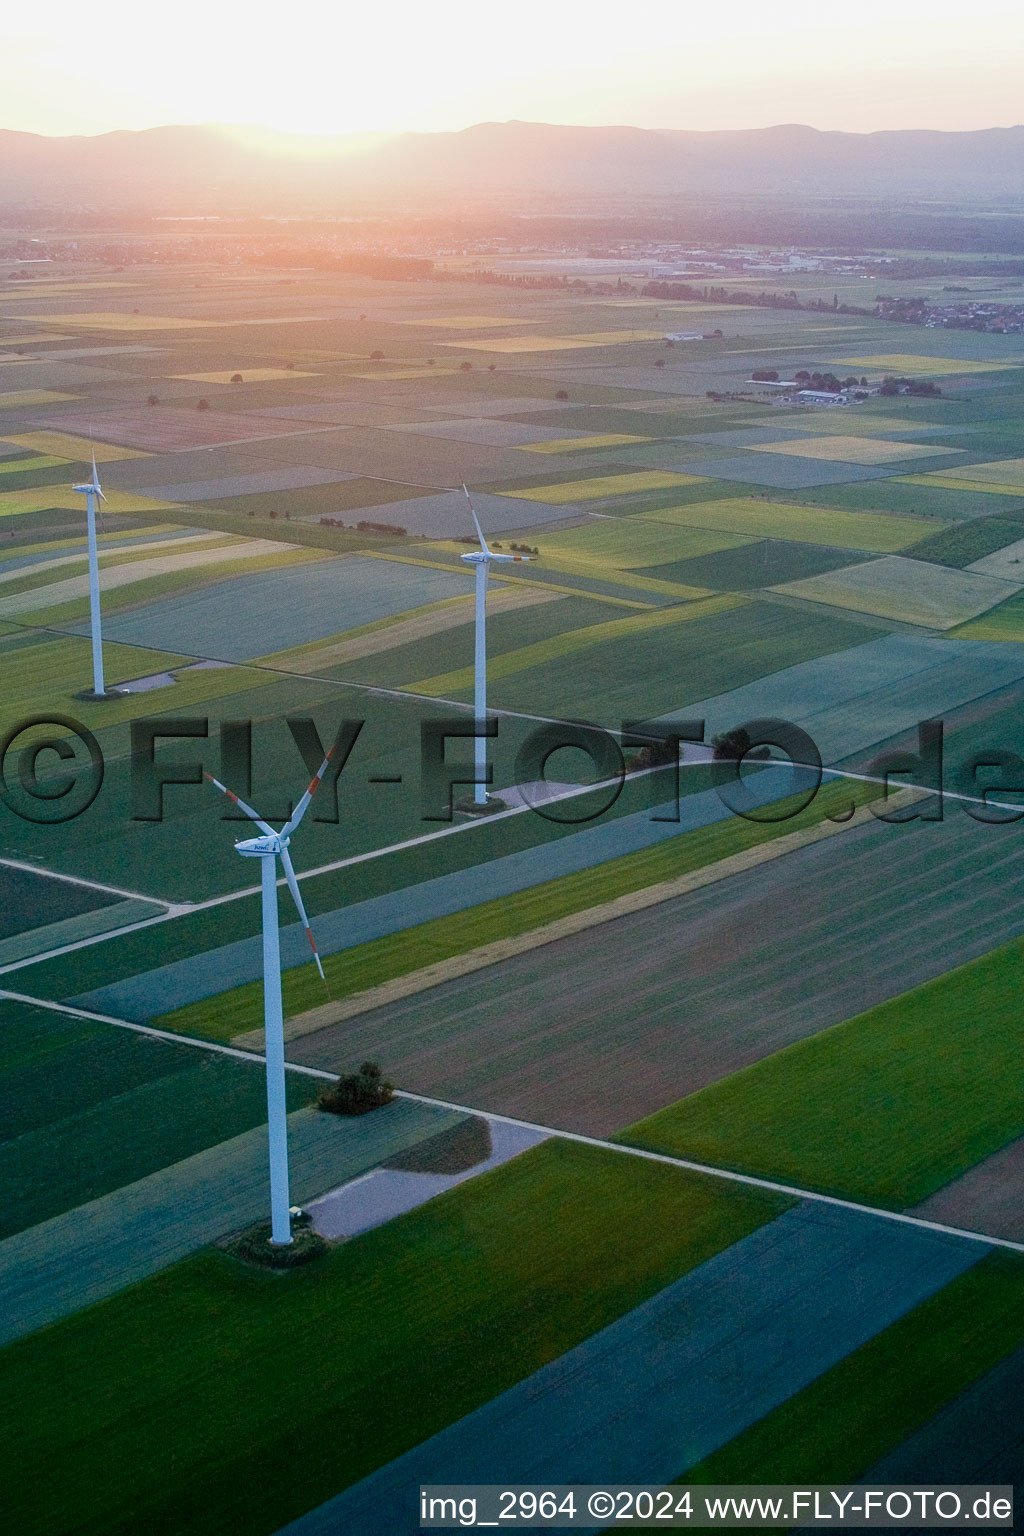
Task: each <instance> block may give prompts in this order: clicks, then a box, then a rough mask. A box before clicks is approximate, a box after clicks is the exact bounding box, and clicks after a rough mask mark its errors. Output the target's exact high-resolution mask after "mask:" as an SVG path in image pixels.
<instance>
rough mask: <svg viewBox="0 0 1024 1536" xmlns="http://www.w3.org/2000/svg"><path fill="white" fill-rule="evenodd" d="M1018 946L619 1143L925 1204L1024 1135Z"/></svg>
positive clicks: (755, 1069) (668, 1112) (828, 1033)
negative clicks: (1019, 1070) (935, 1192)
mask: <svg viewBox="0 0 1024 1536" xmlns="http://www.w3.org/2000/svg"><path fill="white" fill-rule="evenodd" d="M1021 953H1022V947H1021V943H1020V942H1019V941H1015V942H1013V943H1011V944H1007V945H1003V946H1002V947H1000V948H998V949H995V950H993V951H992V952H991V954H988V955H984V956H982V958H981V959H979V960H973V961H971V962H970V963H969V964H967V965H962V966H959V967H958V968H957V969H955V970H952V971H948V972H947V973H946V974H945V975H944V976H940V977H938V978H937V979H936V980H935V981H930V982H926V983H925V984H924V985H923V986H920V987H916V988H915V989H914V990H913V991H911V992H905V993H903V994H901V995H900V996H898V997H895V998H893V999H892V1000H891V1001H890V1002H887V1003H882V1004H881V1005H880V1006H879V1007H877V1008H872V1009H871V1010H870V1011H869V1012H867V1013H864V1014H861V1015H860V1016H859V1017H857V1018H854V1019H850V1020H848V1021H847V1022H846V1023H844V1024H838V1025H836V1026H835V1027H834V1028H832V1029H828V1030H825V1031H824V1032H823V1033H821V1034H819V1035H813V1036H811V1037H810V1038H809V1039H807V1040H802V1041H800V1042H798V1043H797V1044H796V1045H791V1046H788V1047H787V1048H786V1049H785V1050H782V1051H779V1052H778V1053H777V1054H776V1055H774V1056H769V1057H766V1058H765V1060H763V1061H759V1062H757V1063H756V1064H755V1065H754V1066H751V1067H746V1068H745V1069H744V1070H743V1071H741V1072H737V1073H735V1074H734V1075H733V1076H732V1077H728V1078H725V1079H723V1081H721V1082H718V1083H713V1084H712V1085H711V1086H710V1087H708V1088H704V1089H702V1090H701V1091H700V1092H699V1093H695V1094H693V1095H692V1096H691V1097H690V1098H687V1099H682V1100H680V1102H679V1103H677V1104H673V1105H670V1106H669V1108H668V1109H664V1110H661V1111H659V1113H658V1114H656V1115H652V1116H651V1117H650V1118H649V1119H647V1120H643V1121H640V1122H639V1124H637V1125H633V1126H630V1127H629V1129H628V1130H626V1131H624V1132H622V1135H621V1139H622V1140H624V1141H628V1142H630V1143H632V1144H634V1145H637V1146H643V1147H649V1148H652V1149H653V1150H655V1151H659V1152H670V1153H674V1154H677V1155H680V1156H685V1157H692V1158H695V1159H698V1160H700V1161H702V1162H708V1163H714V1164H718V1165H720V1166H724V1167H729V1168H738V1169H742V1170H743V1171H744V1172H748V1173H757V1174H763V1175H766V1176H767V1177H770V1178H774V1179H779V1180H783V1181H785V1182H787V1183H792V1184H796V1185H799V1186H801V1187H804V1188H811V1189H819V1190H823V1191H825V1192H827V1193H830V1194H837V1195H844V1196H848V1197H850V1198H852V1199H855V1200H863V1201H867V1202H870V1203H871V1204H876V1205H884V1206H887V1207H890V1208H893V1209H902V1208H904V1207H906V1206H910V1205H916V1204H917V1203H918V1202H919V1201H921V1200H923V1199H924V1198H925V1197H926V1196H927V1195H930V1194H932V1193H933V1192H934V1191H935V1190H937V1189H940V1188H941V1187H942V1185H944V1184H947V1183H948V1182H949V1181H950V1179H954V1178H956V1176H957V1175H958V1174H960V1173H963V1172H964V1170H965V1169H967V1168H971V1167H973V1166H974V1164H975V1163H978V1162H980V1161H981V1159H982V1158H984V1157H988V1156H989V1155H990V1154H991V1153H992V1152H995V1151H998V1149H999V1148H1000V1147H1002V1146H1005V1145H1006V1143H1007V1142H1009V1141H1012V1140H1013V1139H1014V1138H1015V1137H1017V1136H1020V1135H1021V1134H1022V1133H1024V1104H1022V1102H1021V1097H1020V1093H1019V1088H1018V1076H1019V1074H1018V1064H1019V1060H1020V1054H1021V1048H1022V1043H1024V1024H1022V1021H1021V1015H1020V1009H1019V1007H1018V1003H1017V994H1018V990H1019V987H1018V982H1019V972H1020V965H1021Z"/></svg>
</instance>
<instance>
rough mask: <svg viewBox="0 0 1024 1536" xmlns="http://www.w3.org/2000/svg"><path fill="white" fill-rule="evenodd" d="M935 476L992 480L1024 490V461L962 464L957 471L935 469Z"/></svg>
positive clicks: (993, 460) (1002, 460)
mask: <svg viewBox="0 0 1024 1536" xmlns="http://www.w3.org/2000/svg"><path fill="white" fill-rule="evenodd" d="M931 474H932V475H933V476H935V475H937V476H939V477H941V478H942V479H947V478H948V479H951V480H979V481H988V480H991V481H993V482H994V483H995V484H997V485H1016V486H1018V487H1021V488H1024V459H992V460H990V461H989V462H988V463H987V464H960V465H958V466H957V468H956V469H933V470H932V471H931Z"/></svg>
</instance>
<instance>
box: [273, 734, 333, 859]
mask: <svg viewBox="0 0 1024 1536" xmlns="http://www.w3.org/2000/svg"><path fill="white" fill-rule="evenodd" d="M333 756H334V748H333V747H332V748H331V750H330V751H329V752H328V754H327V756H326V757H325V758H324V760H323V762H322V763H321V764H320V767H319V768H318V769H317V771H316V773H315V774H314V775H313V777H312V779H310V781H309V788H308V789H307V790H306V793H305V794H304V795H303V797H302V799H301V800H300V801H299V803H298V805H297V806H296V807H295V809H294V811H292V815H291V820H290V821H289V822H287V823H286V824H285V825H284V826H283V827H282V828H281V836H282V837H288V836H289V834H290V833H292V832H294V831H295V828H296V827H297V826H298V824H299V822H300V821H301V820H302V818H303V816H305V814H306V808H307V806H308V805H309V802H310V801H311V800H312V798H313V796H314V795H315V794H316V792H317V790H318V789H319V788H320V780H321V779H322V778H323V776H324V774H325V773H326V772H327V765H328V763H329V762H330V760H331V758H332V757H333Z"/></svg>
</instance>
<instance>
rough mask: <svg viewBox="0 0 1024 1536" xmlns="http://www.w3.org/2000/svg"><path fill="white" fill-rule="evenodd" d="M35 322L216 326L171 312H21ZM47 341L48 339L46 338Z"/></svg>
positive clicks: (143, 327) (137, 327) (88, 327)
mask: <svg viewBox="0 0 1024 1536" xmlns="http://www.w3.org/2000/svg"><path fill="white" fill-rule="evenodd" d="M21 318H22V319H23V320H33V321H35V322H36V324H37V325H45V324H46V323H47V322H48V321H49V322H52V323H53V324H54V325H58V326H60V325H72V326H74V327H75V328H76V329H77V330H82V331H196V330H201V329H205V328H206V327H208V326H216V325H219V324H220V323H221V322H220V321H218V320H183V319H181V318H179V317H178V316H175V315H126V314H118V313H116V312H115V311H114V310H105V309H88V310H84V311H83V312H82V313H81V314H73V315H22V317H21ZM47 339H48V340H51V339H52V338H47Z"/></svg>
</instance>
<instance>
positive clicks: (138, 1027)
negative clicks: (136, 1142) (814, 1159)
mask: <svg viewBox="0 0 1024 1536" xmlns="http://www.w3.org/2000/svg"><path fill="white" fill-rule="evenodd" d="M4 999H6V1000H8V1001H10V1002H17V1003H25V1004H27V1005H28V1006H30V1007H33V1008H44V1009H46V1010H47V1011H48V1012H50V1013H62V1014H66V1015H68V1016H69V1017H71V1018H75V1019H85V1020H88V1021H92V1022H95V1023H97V1024H110V1025H113V1026H114V1027H115V1028H117V1029H128V1030H132V1031H133V1032H134V1033H135V1034H140V1035H149V1036H150V1037H151V1038H154V1039H157V1040H165V1041H168V1042H169V1043H170V1044H176V1045H184V1046H188V1047H190V1048H192V1049H194V1050H201V1051H211V1052H213V1053H214V1054H215V1055H218V1056H228V1057H233V1058H234V1059H235V1060H237V1061H248V1062H253V1063H258V1064H259V1065H260V1066H264V1067H265V1066H266V1057H265V1056H263V1055H261V1054H260V1053H259V1052H258V1051H249V1050H243V1049H240V1048H239V1047H238V1046H234V1045H223V1044H222V1043H221V1042H220V1041H218V1040H200V1039H198V1038H197V1037H196V1036H194V1035H179V1034H175V1033H174V1032H173V1031H172V1030H169V1029H154V1028H153V1026H152V1025H149V1024H134V1023H132V1022H131V1021H130V1020H128V1019H118V1018H115V1017H114V1016H113V1015H111V1014H106V1013H96V1012H94V1011H92V1010H91V1009H88V1008H76V1007H73V1006H72V1005H70V1004H65V1003H55V1002H51V1001H49V1000H47V999H44V998H39V997H30V996H29V995H28V994H27V993H23V992H9V991H7V990H5V989H3V988H0V1001H2V1000H4ZM285 1068H286V1070H287V1071H289V1072H296V1073H298V1074H299V1075H300V1076H303V1077H313V1078H317V1079H319V1080H320V1081H324V1082H334V1081H335V1080H336V1078H337V1073H335V1072H328V1071H325V1070H324V1068H322V1067H308V1066H305V1065H304V1064H302V1063H301V1062H295V1061H286V1062H285ZM395 1098H396V1099H407V1100H409V1101H410V1102H411V1103H414V1104H427V1105H430V1106H431V1107H433V1108H435V1109H450V1110H454V1111H456V1112H457V1113H458V1114H463V1115H476V1116H477V1117H478V1118H480V1119H482V1120H494V1121H496V1122H497V1123H498V1124H499V1125H514V1126H520V1127H521V1128H522V1129H523V1130H528V1131H537V1132H538V1133H539V1134H541V1135H544V1136H550V1137H557V1138H558V1139H560V1140H562V1141H573V1142H577V1143H578V1144H579V1145H580V1146H584V1147H595V1148H597V1149H598V1150H599V1151H603V1152H618V1153H620V1154H621V1155H622V1156H623V1157H636V1158H640V1159H641V1160H642V1161H644V1162H649V1163H664V1164H665V1165H666V1166H668V1167H670V1168H682V1169H684V1170H685V1171H686V1172H687V1173H696V1174H703V1175H704V1176H705V1177H707V1178H712V1179H724V1180H725V1181H726V1182H727V1183H730V1184H742V1185H745V1186H746V1187H748V1188H751V1189H763V1190H765V1191H767V1192H768V1193H770V1194H776V1195H785V1196H787V1197H788V1198H789V1199H791V1200H807V1201H810V1202H812V1203H815V1204H818V1205H828V1206H834V1207H837V1208H838V1209H839V1210H843V1211H854V1212H856V1213H858V1214H859V1215H862V1216H873V1217H875V1218H877V1219H878V1220H881V1221H891V1222H895V1223H897V1224H898V1225H900V1226H907V1227H917V1228H918V1229H920V1230H921V1231H925V1232H934V1233H935V1234H937V1235H938V1236H940V1237H953V1238H960V1239H961V1240H963V1241H966V1242H971V1243H980V1244H981V1245H982V1246H984V1247H986V1248H1005V1249H1008V1250H1009V1251H1010V1252H1011V1253H1024V1243H1019V1242H1015V1241H1014V1240H1013V1239H1012V1238H1009V1237H991V1236H989V1235H988V1233H985V1232H972V1231H971V1230H970V1229H969V1228H967V1227H951V1226H948V1225H946V1224H945V1223H944V1222H939V1221H928V1220H927V1219H926V1218H925V1217H923V1216H912V1215H910V1214H908V1213H906V1212H904V1211H889V1210H886V1209H885V1207H884V1206H876V1205H866V1204H865V1203H864V1202H863V1201H859V1200H846V1199H844V1198H843V1197H842V1196H841V1195H826V1194H823V1193H822V1192H821V1191H820V1190H815V1189H801V1188H800V1187H799V1186H798V1185H795V1184H782V1183H780V1182H779V1181H778V1180H776V1179H765V1178H761V1177H759V1176H758V1175H757V1174H753V1173H740V1172H739V1171H738V1170H736V1169H733V1168H716V1167H714V1166H713V1165H712V1164H710V1163H697V1162H694V1161H693V1160H692V1159H690V1158H686V1157H675V1156H673V1155H672V1154H671V1153H668V1152H652V1151H650V1150H648V1149H647V1148H646V1147H634V1146H631V1145H630V1144H629V1143H628V1142H623V1141H611V1140H608V1139H607V1138H605V1137H602V1136H587V1135H585V1134H584V1133H583V1132H582V1131H566V1130H560V1129H559V1128H558V1127H556V1126H551V1125H540V1124H539V1123H538V1122H537V1121H535V1120H522V1119H520V1118H519V1117H518V1116H516V1115H502V1114H499V1113H498V1112H497V1111H495V1110H489V1109H478V1108H474V1106H473V1105H470V1104H455V1103H452V1101H451V1100H450V1099H437V1098H433V1097H431V1096H430V1095H429V1094H423V1093H410V1092H409V1091H408V1090H406V1089H402V1088H396V1089H395Z"/></svg>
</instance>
